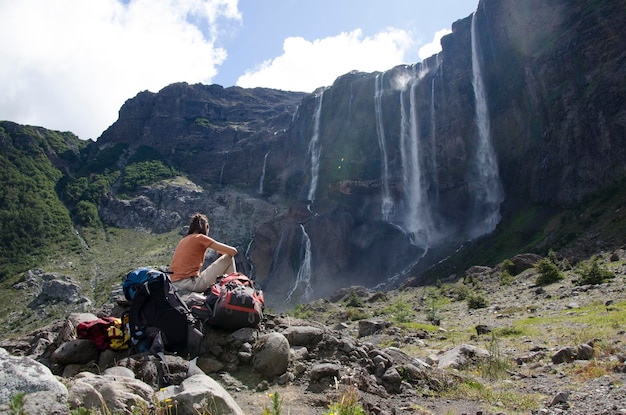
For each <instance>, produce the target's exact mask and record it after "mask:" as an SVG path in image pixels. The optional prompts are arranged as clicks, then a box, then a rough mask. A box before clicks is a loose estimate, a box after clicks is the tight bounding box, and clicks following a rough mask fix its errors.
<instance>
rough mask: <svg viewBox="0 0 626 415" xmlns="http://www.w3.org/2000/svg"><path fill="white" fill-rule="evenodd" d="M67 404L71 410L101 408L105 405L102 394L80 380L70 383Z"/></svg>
mask: <svg viewBox="0 0 626 415" xmlns="http://www.w3.org/2000/svg"><path fill="white" fill-rule="evenodd" d="M68 403H69V405H70V408H71V409H77V408H102V407H103V406H104V404H105V403H104V398H103V397H102V394H100V392H98V391H97V390H96V388H94V387H93V386H92V385H90V384H89V383H86V382H83V381H81V380H74V381H72V382H71V383H70V385H69V399H68Z"/></svg>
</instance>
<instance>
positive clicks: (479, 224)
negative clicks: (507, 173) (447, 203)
mask: <svg viewBox="0 0 626 415" xmlns="http://www.w3.org/2000/svg"><path fill="white" fill-rule="evenodd" d="M476 14H477V11H476V12H474V14H473V15H472V26H471V40H472V86H473V87H474V98H475V112H476V113H475V117H476V118H475V121H476V127H477V130H478V142H477V145H476V154H475V158H474V165H473V166H472V173H473V177H471V180H469V181H468V185H469V190H470V194H471V197H472V198H473V201H474V209H473V212H472V214H473V221H472V227H471V228H470V229H469V237H470V238H472V239H473V238H476V237H478V236H481V235H484V234H486V233H489V232H492V231H493V230H494V229H495V228H496V225H497V224H498V222H500V204H501V203H502V201H503V200H504V191H503V189H502V183H501V182H500V174H499V172H498V162H497V159H496V153H495V150H494V148H493V145H492V143H491V137H490V134H491V132H490V126H489V123H490V118H489V109H488V107H487V97H486V93H485V87H484V81H483V78H482V72H481V62H480V49H479V47H480V45H479V44H478V36H477V34H476Z"/></svg>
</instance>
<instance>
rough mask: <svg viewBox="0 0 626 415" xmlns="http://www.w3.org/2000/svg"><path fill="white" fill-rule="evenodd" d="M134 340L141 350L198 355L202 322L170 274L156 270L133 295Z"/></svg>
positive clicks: (132, 337) (132, 330)
mask: <svg viewBox="0 0 626 415" xmlns="http://www.w3.org/2000/svg"><path fill="white" fill-rule="evenodd" d="M129 325H130V334H131V341H132V344H133V345H135V346H136V348H137V351H139V352H145V351H150V352H151V353H152V354H155V355H159V356H160V357H162V356H163V354H164V353H165V352H170V353H176V354H178V355H181V356H183V357H189V358H194V357H196V356H198V354H199V351H200V343H201V342H202V337H203V334H202V332H201V331H200V328H201V322H199V321H198V320H196V318H195V317H194V316H193V315H192V314H191V311H190V310H189V308H188V307H187V305H186V304H185V303H184V302H183V301H182V299H181V298H180V296H179V295H178V293H177V292H176V288H175V287H174V286H173V285H172V283H171V281H170V279H169V277H168V276H167V274H165V273H163V272H160V271H159V272H153V273H151V275H150V278H148V279H147V280H146V282H144V283H143V284H142V285H141V286H140V287H139V289H138V290H137V291H136V292H135V295H134V296H133V299H132V303H131V306H130V311H129Z"/></svg>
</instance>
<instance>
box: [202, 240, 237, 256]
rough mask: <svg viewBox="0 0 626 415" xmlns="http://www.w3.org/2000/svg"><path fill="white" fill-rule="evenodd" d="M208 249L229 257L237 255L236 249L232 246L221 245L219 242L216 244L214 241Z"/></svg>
mask: <svg viewBox="0 0 626 415" xmlns="http://www.w3.org/2000/svg"><path fill="white" fill-rule="evenodd" d="M209 248H211V249H213V250H214V251H217V252H218V253H220V254H226V255H230V256H235V255H237V248H235V247H234V246H230V245H226V244H223V243H221V242H217V241H215V240H214V241H213V243H212V244H211V245H209Z"/></svg>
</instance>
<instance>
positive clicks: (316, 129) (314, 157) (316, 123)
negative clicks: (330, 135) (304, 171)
mask: <svg viewBox="0 0 626 415" xmlns="http://www.w3.org/2000/svg"><path fill="white" fill-rule="evenodd" d="M323 98H324V91H323V90H322V91H321V92H320V93H319V95H316V96H315V99H316V101H317V102H316V106H315V112H314V113H313V135H312V136H311V141H310V142H309V147H308V150H307V152H308V153H309V155H310V157H311V184H310V186H309V194H308V197H307V198H308V199H309V201H310V202H311V203H313V202H314V201H315V192H316V191H317V181H318V179H319V170H320V153H321V144H320V142H319V141H320V115H321V113H322V101H323Z"/></svg>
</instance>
